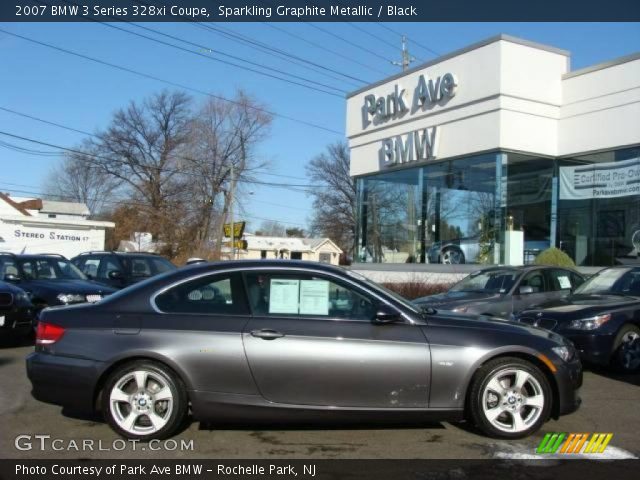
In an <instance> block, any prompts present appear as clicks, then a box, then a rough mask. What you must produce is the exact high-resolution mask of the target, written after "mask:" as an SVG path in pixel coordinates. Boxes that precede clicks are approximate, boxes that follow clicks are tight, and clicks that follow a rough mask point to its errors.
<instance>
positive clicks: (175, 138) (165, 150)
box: [90, 91, 192, 255]
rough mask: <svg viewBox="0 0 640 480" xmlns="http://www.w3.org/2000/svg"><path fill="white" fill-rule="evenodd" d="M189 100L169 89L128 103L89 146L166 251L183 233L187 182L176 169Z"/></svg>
mask: <svg viewBox="0 0 640 480" xmlns="http://www.w3.org/2000/svg"><path fill="white" fill-rule="evenodd" d="M190 102H191V99H190V97H188V96H187V95H186V94H184V93H181V92H167V91H162V92H160V93H157V94H155V95H152V96H151V97H150V98H148V99H146V100H144V101H143V102H141V103H136V102H131V103H130V104H129V106H128V107H127V108H125V109H121V110H118V111H117V112H116V113H115V114H114V116H113V119H112V121H111V124H110V125H109V127H108V128H107V130H106V131H104V132H101V133H99V134H98V135H97V137H98V139H97V140H92V141H91V145H90V146H91V149H92V150H94V151H96V152H98V155H99V156H97V157H94V159H93V161H94V165H95V166H97V167H99V168H100V169H101V170H102V171H103V172H105V173H106V174H108V175H110V176H111V177H114V178H116V179H119V180H120V182H121V183H122V185H123V188H125V189H127V190H128V199H130V200H131V201H132V202H136V204H137V205H138V206H139V209H140V210H141V212H142V213H143V215H142V218H144V219H145V221H144V222H142V224H141V225H140V226H139V227H140V229H141V230H142V231H148V232H151V233H152V234H153V235H154V237H156V239H158V240H162V241H164V242H165V244H166V245H167V246H168V249H169V250H171V251H167V252H166V253H168V254H169V255H173V254H174V253H175V252H173V246H174V245H175V244H176V240H177V238H178V237H179V236H180V235H181V234H182V233H183V229H182V228H181V225H180V223H179V222H178V219H180V217H179V215H180V213H181V210H182V208H180V207H183V205H180V204H179V202H180V201H181V200H182V199H181V197H180V194H181V193H182V192H183V190H184V188H183V187H184V185H186V184H188V182H187V180H186V179H185V178H184V176H183V175H181V173H180V171H179V170H178V167H179V165H180V162H179V157H180V155H181V153H182V152H183V150H184V148H185V146H186V144H187V142H188V140H189V135H188V132H189V124H190V122H191V119H192V117H191V111H190Z"/></svg>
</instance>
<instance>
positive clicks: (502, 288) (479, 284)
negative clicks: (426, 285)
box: [451, 269, 520, 293]
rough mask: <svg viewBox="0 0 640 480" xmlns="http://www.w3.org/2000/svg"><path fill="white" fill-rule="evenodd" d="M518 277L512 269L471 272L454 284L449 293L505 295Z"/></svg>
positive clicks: (518, 273) (516, 272)
mask: <svg viewBox="0 0 640 480" xmlns="http://www.w3.org/2000/svg"><path fill="white" fill-rule="evenodd" d="M518 275H520V272H519V271H518V270H513V269H504V270H488V271H487V270H485V271H479V272H473V273H471V274H470V275H469V276H467V277H465V278H464V279H463V280H461V281H460V282H458V283H456V284H455V285H454V286H453V287H452V288H451V291H454V292H496V293H505V292H508V291H509V290H511V287H513V284H514V283H515V281H516V279H517V278H518Z"/></svg>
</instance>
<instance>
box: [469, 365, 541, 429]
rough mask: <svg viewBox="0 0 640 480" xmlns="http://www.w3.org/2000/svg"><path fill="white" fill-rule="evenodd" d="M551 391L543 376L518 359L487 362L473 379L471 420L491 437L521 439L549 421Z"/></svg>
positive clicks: (470, 405) (470, 400)
mask: <svg viewBox="0 0 640 480" xmlns="http://www.w3.org/2000/svg"><path fill="white" fill-rule="evenodd" d="M551 402H552V395H551V388H550V387H549V382H548V381H547V378H546V377H545V375H544V373H542V372H541V371H540V369H539V368H538V367H536V366H535V365H534V364H532V363H530V362H527V361H525V360H522V359H520V358H512V357H502V358H497V359H495V360H492V361H490V362H487V363H486V364H485V365H483V366H482V367H481V368H480V369H479V370H478V372H477V373H476V375H475V376H474V380H473V383H472V385H471V390H470V395H469V411H470V413H471V417H472V420H473V421H474V423H475V424H476V426H477V427H478V428H479V429H480V430H482V432H483V433H485V434H487V435H489V436H491V437H501V438H522V437H526V436H528V435H531V434H532V433H534V432H535V431H537V430H538V429H539V428H540V427H541V426H542V424H543V423H544V422H545V421H546V420H547V418H549V412H550V411H551Z"/></svg>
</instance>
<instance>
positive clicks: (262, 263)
mask: <svg viewBox="0 0 640 480" xmlns="http://www.w3.org/2000/svg"><path fill="white" fill-rule="evenodd" d="M212 267H215V268H216V269H217V268H224V269H242V268H255V267H260V268H264V269H269V268H283V267H284V268H292V269H296V268H302V269H309V270H318V271H326V272H331V273H341V274H345V273H346V269H344V268H342V267H337V266H335V265H329V264H327V263H321V262H312V261H307V260H286V259H282V260H279V259H273V260H267V259H263V260H223V261H217V262H198V263H194V264H192V265H186V266H184V267H182V268H181V270H182V271H190V272H195V271H200V270H201V271H208V270H213V269H214V268H212Z"/></svg>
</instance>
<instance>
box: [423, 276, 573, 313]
mask: <svg viewBox="0 0 640 480" xmlns="http://www.w3.org/2000/svg"><path fill="white" fill-rule="evenodd" d="M584 280H585V279H584V277H583V276H582V275H581V274H580V273H578V272H576V271H575V270H570V269H567V268H560V267H544V266H525V267H489V268H485V269H483V270H479V271H477V272H473V273H471V274H470V275H469V276H467V277H465V278H464V279H462V280H461V281H460V282H458V283H456V284H455V285H454V286H453V287H451V289H450V290H449V291H448V292H446V293H441V294H438V295H430V296H427V297H421V298H418V299H416V300H414V303H416V304H418V305H421V306H425V307H433V308H435V309H437V310H450V311H453V312H456V313H474V314H483V315H492V316H495V317H503V318H510V317H511V315H512V314H513V313H515V312H519V311H521V310H524V309H525V308H531V307H533V306H534V305H538V304H540V303H542V302H545V301H549V300H554V299H559V298H562V297H565V296H567V295H569V294H570V293H571V291H572V290H574V289H575V288H576V287H578V286H579V285H581V284H582V283H583V282H584Z"/></svg>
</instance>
